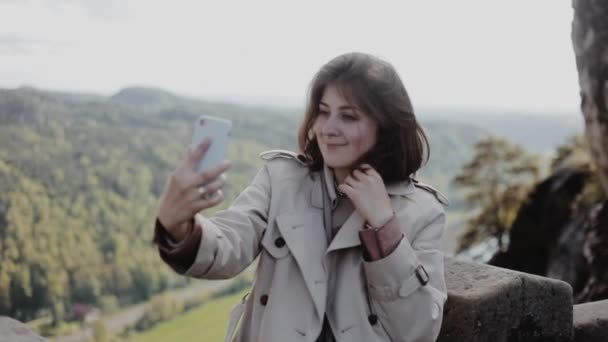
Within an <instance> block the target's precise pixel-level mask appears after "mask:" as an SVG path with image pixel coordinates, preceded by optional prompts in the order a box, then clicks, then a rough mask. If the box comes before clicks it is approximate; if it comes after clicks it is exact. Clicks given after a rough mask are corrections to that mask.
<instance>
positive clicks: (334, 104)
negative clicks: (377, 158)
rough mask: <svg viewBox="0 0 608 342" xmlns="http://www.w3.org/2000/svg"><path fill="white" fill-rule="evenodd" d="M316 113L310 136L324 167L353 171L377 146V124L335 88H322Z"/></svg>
mask: <svg viewBox="0 0 608 342" xmlns="http://www.w3.org/2000/svg"><path fill="white" fill-rule="evenodd" d="M318 112H319V115H318V116H317V118H316V119H315V122H314V125H313V132H314V134H315V137H316V139H317V142H318V143H319V149H320V150H321V154H322V155H323V160H324V161H325V163H326V164H327V166H329V167H331V168H334V169H336V168H353V167H354V166H355V165H353V164H354V163H355V162H356V161H357V160H358V159H359V158H360V157H361V156H363V155H364V154H365V153H366V152H367V151H369V150H370V149H371V148H372V147H373V146H374V145H375V144H376V132H377V130H378V125H377V124H376V122H375V121H373V120H372V118H371V117H369V115H367V114H365V113H363V112H361V110H359V109H358V108H356V107H355V106H354V105H352V104H349V103H348V102H347V101H346V99H344V97H342V95H340V92H339V91H338V88H336V87H335V86H334V85H332V84H329V85H327V86H326V87H325V91H324V92H323V96H322V97H321V102H320V103H319V108H318Z"/></svg>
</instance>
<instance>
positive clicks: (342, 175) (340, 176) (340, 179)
mask: <svg viewBox="0 0 608 342" xmlns="http://www.w3.org/2000/svg"><path fill="white" fill-rule="evenodd" d="M349 173H350V170H349V169H334V178H335V179H336V183H338V184H342V183H344V180H345V179H346V177H348V174H349Z"/></svg>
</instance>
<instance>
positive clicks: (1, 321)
mask: <svg viewBox="0 0 608 342" xmlns="http://www.w3.org/2000/svg"><path fill="white" fill-rule="evenodd" d="M9 341H10V342H40V341H46V340H45V339H44V338H42V337H40V336H38V335H37V334H36V333H35V332H33V331H32V329H30V328H29V327H28V326H27V325H25V324H23V323H21V322H19V321H17V320H14V319H12V318H10V317H5V316H0V342H9Z"/></svg>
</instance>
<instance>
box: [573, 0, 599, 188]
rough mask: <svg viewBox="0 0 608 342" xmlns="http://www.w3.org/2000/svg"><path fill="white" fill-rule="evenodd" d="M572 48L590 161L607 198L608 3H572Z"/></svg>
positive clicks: (587, 0)
mask: <svg viewBox="0 0 608 342" xmlns="http://www.w3.org/2000/svg"><path fill="white" fill-rule="evenodd" d="M572 7H573V8H574V20H573V21H572V45H573V48H574V54H575V56H576V67H577V69H578V79H579V85H580V88H581V109H582V111H583V115H584V117H585V136H586V137H587V142H588V143H589V152H590V154H591V158H592V159H593V161H594V162H595V164H596V165H597V169H598V170H597V173H598V176H599V179H600V181H601V183H602V186H603V188H604V192H605V193H606V194H608V58H606V56H608V24H607V23H608V2H607V1H603V0H573V1H572Z"/></svg>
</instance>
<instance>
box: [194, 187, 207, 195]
mask: <svg viewBox="0 0 608 342" xmlns="http://www.w3.org/2000/svg"><path fill="white" fill-rule="evenodd" d="M196 190H197V191H198V193H199V194H201V196H203V197H205V194H206V193H207V187H206V186H204V185H201V186H199V187H198V189H196Z"/></svg>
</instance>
